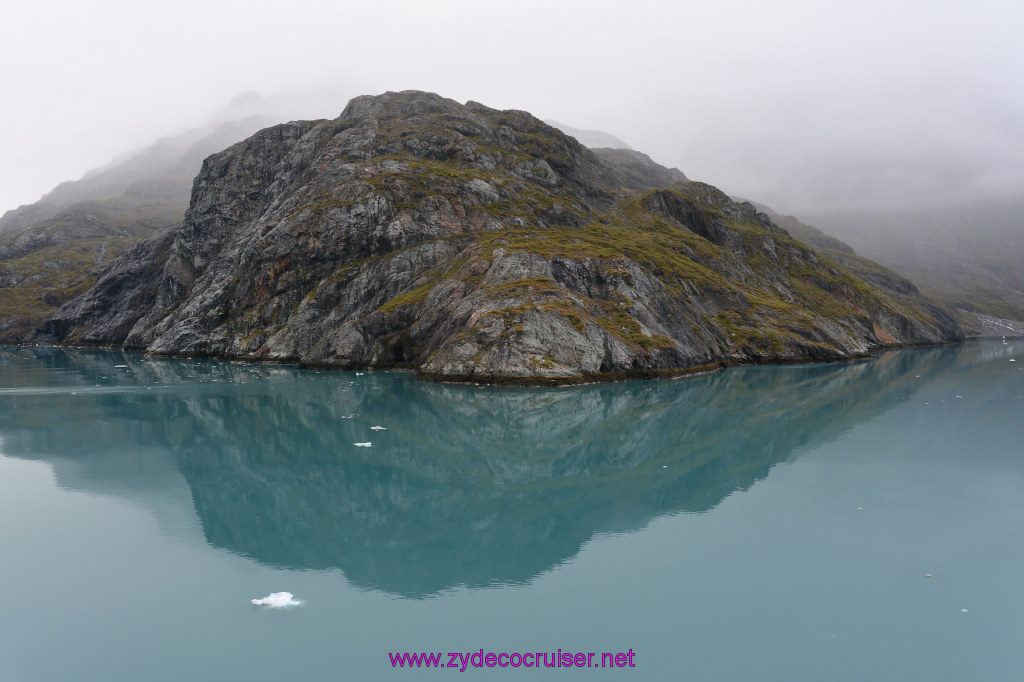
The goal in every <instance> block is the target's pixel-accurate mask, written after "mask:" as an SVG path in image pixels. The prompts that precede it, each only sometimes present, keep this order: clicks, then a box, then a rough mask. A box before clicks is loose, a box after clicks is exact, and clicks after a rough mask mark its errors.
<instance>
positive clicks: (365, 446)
mask: <svg viewBox="0 0 1024 682" xmlns="http://www.w3.org/2000/svg"><path fill="white" fill-rule="evenodd" d="M355 445H356V447H357V448H368V447H370V446H371V445H373V443H356V444H355Z"/></svg>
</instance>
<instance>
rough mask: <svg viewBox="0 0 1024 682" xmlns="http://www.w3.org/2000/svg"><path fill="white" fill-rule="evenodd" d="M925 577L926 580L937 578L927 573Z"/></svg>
mask: <svg viewBox="0 0 1024 682" xmlns="http://www.w3.org/2000/svg"><path fill="white" fill-rule="evenodd" d="M924 577H925V578H934V577H935V576H934V575H932V574H931V573H925V574H924Z"/></svg>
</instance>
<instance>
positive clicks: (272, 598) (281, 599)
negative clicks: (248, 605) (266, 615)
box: [252, 592, 302, 609]
mask: <svg viewBox="0 0 1024 682" xmlns="http://www.w3.org/2000/svg"><path fill="white" fill-rule="evenodd" d="M252 603H253V604H255V605H256V606H266V607H267V608H268V609H287V608H289V607H291V606H298V605H299V604H301V603H302V602H301V601H298V600H297V599H295V595H294V594H292V593H291V592H274V593H273V594H268V595H267V596H266V597H264V598H263V599H253V600H252Z"/></svg>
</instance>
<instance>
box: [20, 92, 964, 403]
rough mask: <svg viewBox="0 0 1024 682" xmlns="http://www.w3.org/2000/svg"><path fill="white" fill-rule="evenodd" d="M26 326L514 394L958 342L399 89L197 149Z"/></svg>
mask: <svg viewBox="0 0 1024 682" xmlns="http://www.w3.org/2000/svg"><path fill="white" fill-rule="evenodd" d="M672 182H674V183H675V184H671V186H666V185H669V184H670V183H672ZM37 336H38V338H40V339H45V340H51V341H58V342H70V343H85V344H117V345H123V346H127V347H134V348H144V349H146V350H148V351H151V352H154V353H166V354H211V355H222V356H228V357H239V358H251V359H268V360H270V359H273V360H297V361H301V362H303V363H308V364H323V365H337V366H342V367H353V366H374V365H377V366H394V365H398V366H407V367H415V368H416V369H418V370H419V371H420V372H421V373H422V374H423V375H426V376H430V377H435V378H448V379H459V380H473V381H512V382H524V383H529V382H545V381H551V382H565V381H582V380H588V379H592V378H595V377H605V378H614V377H624V376H648V375H655V374H658V373H664V372H675V371H685V370H690V369H693V368H698V367H704V366H708V365H715V364H717V363H723V362H730V363H732V362H781V361H795V360H807V359H840V358H849V357H853V356H857V355H862V354H864V353H866V352H868V351H870V350H872V349H874V348H878V347H882V346H893V345H906V344H920V343H939V342H945V341H952V340H959V339H962V338H963V333H962V331H961V329H960V328H959V325H958V324H957V323H956V321H955V320H954V319H953V318H952V317H951V316H950V315H949V314H948V313H947V312H946V311H945V310H943V309H941V308H940V307H938V306H935V305H933V304H930V303H928V302H927V301H924V300H921V299H919V298H918V297H917V296H916V295H915V293H914V292H907V293H905V294H901V293H899V292H897V291H895V290H891V289H890V290H883V289H881V288H879V287H876V286H873V285H872V284H870V283H868V282H866V281H865V280H863V279H861V278H859V277H857V276H856V275H854V274H853V273H852V272H850V271H849V270H847V269H845V268H844V267H842V266H841V265H839V264H838V263H836V262H834V261H832V260H830V259H828V258H825V257H822V256H819V255H818V254H817V253H816V252H815V251H814V250H812V249H811V248H810V247H808V246H806V245H805V244H803V243H801V242H798V241H796V240H795V239H793V238H792V237H791V236H790V235H789V234H788V233H787V232H786V231H785V230H783V229H782V228H779V227H778V226H776V225H775V224H773V223H772V222H771V221H770V220H769V219H768V218H767V216H765V215H764V214H761V213H758V212H757V211H756V210H755V209H754V207H753V206H752V205H750V204H747V203H736V202H733V201H732V200H730V199H729V198H728V197H727V196H726V195H725V194H723V193H722V192H720V191H718V190H717V189H715V188H714V187H711V186H708V185H705V184H701V183H695V182H689V181H686V180H685V176H683V175H682V173H679V171H673V170H669V169H665V168H663V167H661V166H658V165H657V164H654V163H653V162H651V161H650V159H648V158H647V157H644V156H643V155H642V154H637V153H635V152H627V153H626V154H621V153H604V154H600V155H599V154H596V153H594V152H592V151H591V150H589V149H587V148H585V147H582V146H581V145H580V144H579V143H578V142H577V141H576V140H575V139H573V138H571V137H568V136H566V135H564V134H563V133H561V132H560V131H558V130H556V129H554V128H552V127H550V126H548V125H546V124H545V123H543V122H541V121H539V120H538V119H536V118H534V117H533V116H531V115H530V114H528V113H525V112H521V111H497V110H494V109H490V108H488V107H485V106H483V105H481V104H477V103H475V102H469V103H467V104H465V105H462V104H459V103H457V102H454V101H452V100H447V99H443V98H441V97H439V96H437V95H434V94H429V93H422V92H403V93H387V94H384V95H380V96H377V97H359V98H356V99H354V100H352V101H351V102H350V103H349V105H348V107H346V109H345V111H344V112H343V113H342V115H341V116H340V117H339V118H338V119H335V120H333V121H305V122H293V123H288V124H285V125H279V126H275V127H272V128H267V129H264V130H261V131H260V132H258V133H256V134H255V135H253V136H252V137H250V138H249V139H247V140H245V141H244V142H241V143H238V144H236V145H234V146H232V147H230V148H229V149H227V150H225V151H223V152H221V153H219V154H215V155H213V156H211V157H209V158H207V159H206V161H205V162H204V164H203V168H202V171H201V172H200V174H199V176H198V177H197V178H196V180H195V183H194V185H193V190H192V200H191V204H190V207H189V209H188V212H187V213H186V215H185V219H184V222H183V223H182V224H181V225H180V226H179V227H176V228H173V229H167V230H164V231H162V232H160V233H159V234H157V235H156V236H154V237H152V238H150V239H148V240H147V241H144V242H142V243H141V244H139V245H138V246H137V247H136V248H135V249H134V250H133V251H131V252H130V253H128V254H126V255H125V256H123V257H122V258H121V259H119V260H118V261H116V262H115V263H114V264H113V265H112V266H111V267H110V269H109V270H108V271H107V272H106V273H105V274H104V275H103V276H102V277H101V278H100V280H99V281H98V282H97V284H96V286H95V287H94V288H93V289H92V290H90V291H89V292H87V293H86V294H84V295H83V296H81V297H79V298H77V299H75V300H73V301H71V302H70V303H68V304H67V305H65V306H64V307H63V308H62V309H61V310H60V311H59V312H58V313H57V314H56V315H55V316H54V317H53V318H51V319H50V320H49V321H48V322H47V323H45V324H44V325H43V326H42V327H41V328H40V330H39V332H38V335H37Z"/></svg>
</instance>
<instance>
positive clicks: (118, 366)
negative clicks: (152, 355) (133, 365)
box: [114, 365, 128, 369]
mask: <svg viewBox="0 0 1024 682" xmlns="http://www.w3.org/2000/svg"><path fill="white" fill-rule="evenodd" d="M127 366H128V365H114V369H120V368H122V367H127Z"/></svg>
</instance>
